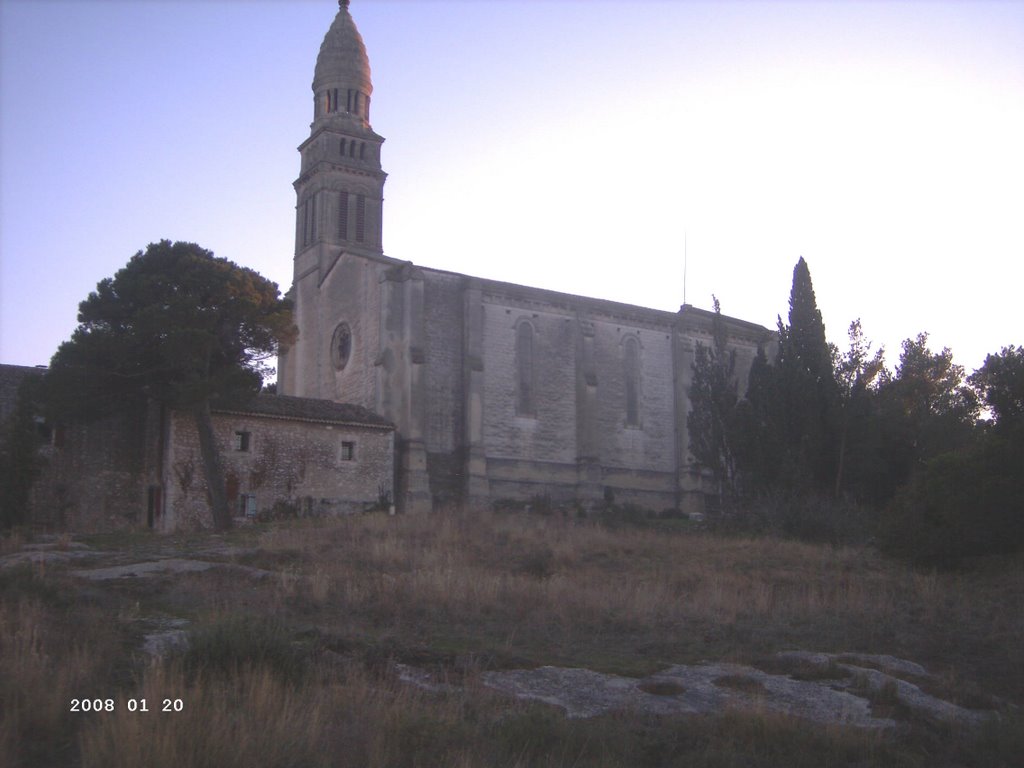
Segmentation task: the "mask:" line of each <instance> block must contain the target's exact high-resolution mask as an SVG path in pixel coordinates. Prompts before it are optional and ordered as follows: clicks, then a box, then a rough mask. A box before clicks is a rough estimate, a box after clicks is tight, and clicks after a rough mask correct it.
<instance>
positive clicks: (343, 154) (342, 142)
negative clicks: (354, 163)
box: [341, 139, 345, 157]
mask: <svg viewBox="0 0 1024 768" xmlns="http://www.w3.org/2000/svg"><path fill="white" fill-rule="evenodd" d="M341 156H342V157H344V156H345V140H344V139H342V140H341Z"/></svg>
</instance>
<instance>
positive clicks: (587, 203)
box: [0, 0, 1024, 371]
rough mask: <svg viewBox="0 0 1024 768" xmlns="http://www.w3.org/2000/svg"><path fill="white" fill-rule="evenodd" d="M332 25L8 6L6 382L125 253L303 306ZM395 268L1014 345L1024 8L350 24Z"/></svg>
mask: <svg viewBox="0 0 1024 768" xmlns="http://www.w3.org/2000/svg"><path fill="white" fill-rule="evenodd" d="M336 11H337V2H336V0H303V1H301V2H297V1H296V0H224V1H221V2H216V1H212V0H164V1H158V0H134V1H131V2H129V1H128V0H121V1H118V0H76V1H73V2H72V1H67V2H60V1H58V0H0V182H2V186H0V192H2V195H0V303H2V306H0V362H4V363H17V364H22V365H35V364H45V363H47V362H48V360H49V358H50V356H51V355H52V354H53V352H54V351H55V350H56V347H57V345H58V344H59V343H60V342H61V341H63V340H64V339H66V338H68V337H69V336H70V334H71V331H72V330H73V329H74V327H75V324H76V321H75V315H76V312H77V305H78V302H79V301H81V300H82V299H84V298H85V296H86V295H87V294H88V293H89V291H90V290H92V289H93V288H94V287H95V285H96V283H97V282H98V281H99V280H101V279H102V278H104V277H108V276H111V275H113V273H114V272H116V271H117V270H118V269H119V268H120V267H122V266H124V264H125V263H126V262H127V261H128V259H129V258H130V257H131V256H132V255H133V254H134V253H135V252H136V251H138V250H141V249H144V248H145V246H146V245H147V244H148V243H150V242H154V241H156V240H160V239H162V238H168V239H171V240H189V241H195V242H198V243H199V244H200V245H202V246H204V247H206V248H209V249H211V250H213V251H214V252H215V253H216V254H217V255H218V256H224V257H227V258H229V259H232V260H233V261H236V262H238V263H239V264H243V265H245V266H249V267H252V268H254V269H256V270H258V271H259V272H261V273H262V274H264V275H266V276H267V277H269V278H271V279H273V280H275V281H277V282H278V283H279V284H280V286H281V288H282V290H286V289H287V288H288V287H289V285H290V284H291V268H292V256H293V251H294V228H295V219H294V216H295V214H294V207H295V195H294V191H293V189H292V182H293V181H294V180H295V178H296V176H297V175H298V171H299V155H298V152H297V151H296V147H297V146H298V145H299V144H300V143H301V142H302V141H303V140H304V139H305V138H306V137H307V136H308V135H309V123H310V121H311V120H312V92H311V90H310V82H311V81H312V77H313V66H314V63H315V61H316V54H317V51H318V50H319V46H320V42H321V41H322V39H323V36H324V33H325V32H326V31H327V28H328V27H329V26H330V23H331V21H332V20H333V18H334V15H335V13H336ZM352 14H353V16H354V18H355V20H356V23H357V25H358V26H359V28H360V31H361V32H362V35H363V39H364V40H365V42H366V45H367V48H368V52H369V56H370V64H371V68H372V70H373V85H374V93H373V104H372V112H371V118H372V123H373V127H374V129H375V130H376V131H377V132H378V133H380V134H381V135H383V136H384V137H385V138H386V139H387V141H386V143H385V145H384V150H383V165H384V170H385V171H387V172H388V174H389V176H388V181H387V184H386V186H385V191H384V194H385V205H384V250H385V253H387V254H388V255H389V256H393V257H396V258H399V259H405V260H410V261H413V262H415V263H417V264H421V265H423V266H428V267H435V268H439V269H446V270H452V271H456V272H464V273H468V274H473V275H479V276H482V277H488V278H495V279H499V280H507V281H511V282H517V283H524V284H527V285H536V286H542V287H547V288H552V289H556V290H560V291H565V292H570V293H579V294H584V295H590V296H597V297H601V298H606V299H612V300H616V301H622V302H627V303H632V304H640V305H644V306H650V307H655V308H658V309H664V310H669V311H675V310H677V309H678V308H679V305H680V304H681V303H682V301H683V282H684V281H683V272H684V270H683V254H684V239H685V242H686V251H687V252H688V270H687V280H686V299H687V301H688V302H689V303H691V304H694V305H696V306H699V307H705V308H710V306H711V296H712V294H715V295H717V296H718V298H719V299H720V300H721V302H722V309H723V311H724V312H725V313H726V314H729V315H733V316H736V317H741V318H743V319H746V320H751V321H754V322H758V323H761V324H763V325H766V326H768V327H774V325H775V319H776V316H777V315H780V314H781V315H782V316H783V318H784V319H785V316H786V313H787V311H788V308H787V300H788V296H789V288H790V281H791V278H792V269H793V265H794V264H795V263H796V261H797V259H798V258H799V257H800V256H803V257H804V258H806V259H807V262H808V264H809V265H810V268H811V275H812V277H813V279H814V286H815V290H816V293H817V298H818V306H819V307H820V308H821V310H822V313H823V315H824V319H825V324H826V328H827V331H828V334H829V337H830V340H832V341H835V342H836V343H838V344H840V346H844V344H845V338H846V328H847V326H848V325H849V323H850V321H851V320H853V319H854V318H857V317H859V318H861V320H862V323H863V327H864V331H865V333H866V335H867V336H868V338H870V339H872V340H874V341H875V343H876V346H877V345H879V344H883V345H884V346H885V347H886V348H887V350H888V352H889V354H888V360H889V363H890V365H893V364H895V362H896V359H897V358H898V352H899V343H900V341H901V340H902V339H904V338H906V337H909V336H914V335H916V334H917V333H918V332H920V331H927V332H929V333H930V334H931V342H932V348H933V349H935V350H938V349H939V348H941V347H943V346H949V347H951V348H952V349H953V352H954V356H955V359H956V360H957V362H959V363H961V364H962V365H964V366H965V367H966V368H967V369H968V371H970V370H973V369H974V368H976V367H977V366H978V365H980V364H981V362H982V360H983V359H984V357H985V354H986V353H988V352H995V351H998V350H999V349H1000V348H1001V347H1003V346H1005V345H1008V344H1024V319H1022V312H1021V305H1022V303H1024V296H1022V288H1024V266H1022V265H1024V2H1009V1H1004V2H990V3H985V2H966V1H964V2H906V3H897V2H881V1H877V0H876V1H875V2H852V1H850V2H825V1H824V0H823V1H821V2H790V3H783V2H768V1H761V2H715V3H711V2H684V1H683V0H674V1H673V0H661V1H657V0H632V1H626V0H607V1H601V0H575V1H571V0H533V1H532V2H513V1H512V0H461V1H456V2H442V1H440V0H437V1H436V2H435V1H434V0H404V1H401V0H352Z"/></svg>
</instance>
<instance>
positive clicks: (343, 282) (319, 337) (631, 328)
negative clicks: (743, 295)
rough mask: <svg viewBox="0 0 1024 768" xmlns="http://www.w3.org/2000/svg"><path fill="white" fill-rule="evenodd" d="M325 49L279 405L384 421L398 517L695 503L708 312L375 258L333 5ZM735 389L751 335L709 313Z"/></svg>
mask: <svg viewBox="0 0 1024 768" xmlns="http://www.w3.org/2000/svg"><path fill="white" fill-rule="evenodd" d="M339 6H340V8H339V11H338V14H337V16H336V18H335V19H334V22H333V24H332V25H331V27H330V29H329V31H328V32H327V35H326V36H325V38H324V41H323V44H322V46H321V48H320V53H319V56H318V57H317V62H316V69H315V74H314V79H313V94H314V111H313V123H312V126H311V131H310V136H309V138H308V139H307V140H306V141H305V142H304V143H303V144H302V145H301V146H300V147H299V152H300V154H301V171H300V175H299V177H298V179H297V180H296V182H295V191H296V195H297V209H296V210H297V218H296V248H295V261H294V282H293V286H292V290H291V294H290V295H291V297H292V298H293V300H294V302H295V312H296V322H297V325H298V328H299V336H298V339H297V340H296V341H295V343H294V344H293V345H292V346H291V347H290V348H289V349H286V350H282V354H281V358H280V365H279V370H280V374H279V388H280V391H281V392H282V393H283V394H287V395H297V396H301V397H309V398H322V399H327V400H333V401H336V402H344V403H353V404H356V405H359V406H363V407H365V408H368V409H370V410H372V411H375V412H376V413H379V414H381V415H382V416H383V417H384V418H386V419H387V420H389V421H390V422H392V423H394V424H395V425H396V427H397V434H396V451H397V459H396V464H397V468H396V476H397V484H396V501H397V502H398V504H399V506H400V508H403V509H405V510H407V511H417V510H425V509H430V508H432V507H435V508H436V507H439V506H442V507H443V506H448V505H460V506H461V505H466V506H470V507H476V506H484V505H491V504H494V503H496V502H500V501H504V500H518V501H529V500H531V499H537V498H545V499H549V500H551V501H552V502H554V503H577V504H579V505H580V506H582V507H584V508H586V507H589V506H591V505H593V504H596V503H600V502H602V501H603V500H606V499H610V498H614V499H615V500H616V501H617V502H620V503H632V504H636V505H639V506H642V507H645V508H648V509H651V510H656V511H665V510H672V511H676V512H681V513H692V512H700V511H702V509H703V499H704V493H705V491H706V490H707V488H706V481H707V479H706V478H705V477H703V475H702V473H701V472H700V471H699V468H698V467H697V466H696V465H695V463H694V461H693V458H692V456H691V455H690V453H689V448H688V444H689V440H688V434H687V416H688V413H689V411H690V404H689V395H688V392H689V387H690V383H691V380H692V373H693V361H694V354H695V349H696V347H697V345H698V344H704V345H711V343H712V320H713V317H714V316H713V313H711V312H708V311H705V310H701V309H697V308H695V307H692V306H690V305H684V306H682V307H681V308H680V309H679V311H678V312H666V311H661V310H656V309H649V308H645V307H640V306H633V305H627V304H621V303H617V302H613V301H606V300H601V299H594V298H588V297H583V296H575V295H569V294H564V293H558V292H555V291H550V290H545V289H543V288H533V287H528V286H523V285H514V284H509V283H503V282H498V281H494V280H487V279H482V278H478V277H472V276H468V275H462V274H456V273H452V272H446V271H443V270H439V269H432V268H429V267H425V266H420V265H416V264H414V263H412V262H411V261H404V260H400V259H396V258H391V257H389V256H386V255H384V252H383V246H382V243H383V239H382V231H383V216H382V212H383V199H384V194H383V192H384V182H385V178H386V174H385V173H384V171H383V170H382V168H381V145H382V143H383V141H384V139H383V138H382V137H381V136H379V135H378V134H376V133H375V132H374V131H373V129H372V127H371V124H370V104H371V95H372V91H373V87H372V83H371V78H370V67H369V61H368V58H367V55H366V48H365V46H364V44H363V41H362V38H361V37H360V35H359V32H358V30H357V29H356V26H355V23H354V22H353V20H352V16H351V14H350V12H349V8H348V2H347V0H341V2H340V3H339ZM724 322H725V327H726V330H727V333H728V338H729V344H730V346H731V347H732V348H734V349H735V350H736V353H737V361H738V366H737V368H738V375H739V380H740V381H745V380H746V377H747V375H748V373H749V369H750V365H751V363H752V362H753V359H754V357H755V355H756V353H757V349H758V347H759V346H760V345H762V344H765V343H766V342H768V341H769V340H770V338H771V334H770V332H769V331H768V330H767V329H765V328H764V327H762V326H760V325H757V324H754V323H749V322H745V321H743V320H738V319H735V318H724Z"/></svg>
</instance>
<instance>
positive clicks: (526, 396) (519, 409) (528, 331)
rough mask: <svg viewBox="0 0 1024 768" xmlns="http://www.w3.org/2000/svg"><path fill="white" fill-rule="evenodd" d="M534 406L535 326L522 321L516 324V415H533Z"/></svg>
mask: <svg viewBox="0 0 1024 768" xmlns="http://www.w3.org/2000/svg"><path fill="white" fill-rule="evenodd" d="M533 406H534V392H533V326H531V325H530V324H529V323H526V322H522V323H519V325H517V326H516V415H518V416H532V415H533Z"/></svg>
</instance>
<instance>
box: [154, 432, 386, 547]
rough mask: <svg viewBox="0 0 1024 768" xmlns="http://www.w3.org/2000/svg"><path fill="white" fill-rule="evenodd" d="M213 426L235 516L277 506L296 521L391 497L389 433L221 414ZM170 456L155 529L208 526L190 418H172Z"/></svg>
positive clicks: (203, 484)
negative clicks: (293, 514)
mask: <svg viewBox="0 0 1024 768" xmlns="http://www.w3.org/2000/svg"><path fill="white" fill-rule="evenodd" d="M213 424H214V430H215V434H216V437H217V441H218V444H219V445H220V449H221V457H222V460H223V465H224V473H225V476H226V481H227V487H228V496H229V499H228V501H229V504H231V505H233V512H234V514H235V515H236V516H243V515H250V516H251V515H262V514H267V513H270V512H272V511H273V509H274V507H275V505H281V506H280V507H279V511H285V509H286V508H291V509H292V510H294V511H295V512H297V513H298V514H337V513H349V512H356V511H361V510H364V509H368V508H370V507H373V506H374V505H376V504H378V502H379V501H380V500H381V497H382V496H383V497H386V498H387V499H388V500H390V499H391V498H393V479H394V478H393V455H394V442H393V432H392V431H391V430H389V429H388V430H385V429H378V428H370V427H362V426H349V425H339V424H324V423H316V422H302V421H294V420H285V419H276V418H269V417H265V416H257V415H235V414H219V413H214V415H213ZM243 435H245V436H247V437H244V438H243V437H242V436H243ZM349 446H351V447H349ZM166 450H167V453H166V459H165V467H166V469H165V481H166V482H165V485H164V493H165V497H164V514H163V517H162V519H161V520H160V521H159V525H158V527H160V528H161V529H166V530H172V529H180V528H195V527H209V526H210V525H211V524H212V520H211V518H210V512H209V502H208V499H207V489H206V482H205V479H204V477H203V469H202V458H201V454H200V451H199V440H198V435H197V433H196V429H195V424H194V422H193V420H192V418H191V416H190V415H189V414H186V413H181V412H175V413H173V414H171V417H170V422H169V425H168V432H167V449H166ZM249 499H252V500H251V501H249Z"/></svg>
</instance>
